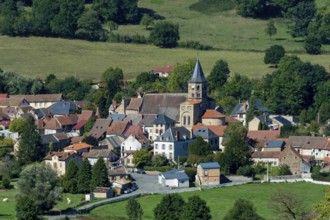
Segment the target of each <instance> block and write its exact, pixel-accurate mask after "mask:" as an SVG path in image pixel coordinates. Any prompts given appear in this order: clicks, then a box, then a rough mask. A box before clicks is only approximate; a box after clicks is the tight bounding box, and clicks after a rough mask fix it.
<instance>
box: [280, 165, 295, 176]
mask: <svg viewBox="0 0 330 220" xmlns="http://www.w3.org/2000/svg"><path fill="white" fill-rule="evenodd" d="M291 174H292V173H291V171H290V167H289V166H288V165H286V164H282V165H280V166H278V172H277V175H278V176H286V175H291Z"/></svg>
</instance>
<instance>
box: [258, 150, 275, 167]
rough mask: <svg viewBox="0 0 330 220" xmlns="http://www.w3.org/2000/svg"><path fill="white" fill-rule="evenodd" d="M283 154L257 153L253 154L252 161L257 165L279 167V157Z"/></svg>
mask: <svg viewBox="0 0 330 220" xmlns="http://www.w3.org/2000/svg"><path fill="white" fill-rule="evenodd" d="M280 154H281V151H255V152H253V153H252V160H253V162H254V163H255V164H257V163H260V162H261V163H265V164H269V165H270V166H278V165H279V159H278V156H279V155H280Z"/></svg>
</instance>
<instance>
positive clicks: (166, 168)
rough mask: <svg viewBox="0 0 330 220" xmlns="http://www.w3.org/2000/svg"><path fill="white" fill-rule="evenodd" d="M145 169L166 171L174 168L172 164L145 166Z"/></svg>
mask: <svg viewBox="0 0 330 220" xmlns="http://www.w3.org/2000/svg"><path fill="white" fill-rule="evenodd" d="M143 169H144V170H145V171H158V172H166V171H169V170H171V169H172V167H170V166H163V167H151V166H144V168H143Z"/></svg>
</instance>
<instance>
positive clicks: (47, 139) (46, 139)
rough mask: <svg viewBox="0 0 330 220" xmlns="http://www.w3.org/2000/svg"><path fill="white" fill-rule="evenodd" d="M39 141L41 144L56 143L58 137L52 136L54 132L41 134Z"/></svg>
mask: <svg viewBox="0 0 330 220" xmlns="http://www.w3.org/2000/svg"><path fill="white" fill-rule="evenodd" d="M40 137H41V143H42V144H49V143H51V142H52V143H58V139H57V138H56V137H55V136H54V134H42V135H40Z"/></svg>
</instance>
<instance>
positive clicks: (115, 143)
mask: <svg viewBox="0 0 330 220" xmlns="http://www.w3.org/2000/svg"><path fill="white" fill-rule="evenodd" d="M124 141H125V138H124V137H122V136H119V135H109V136H107V137H106V138H105V139H104V140H102V141H100V142H99V145H100V146H102V147H106V148H107V149H110V150H113V151H115V152H120V147H121V144H122V143H123V142H124Z"/></svg>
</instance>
